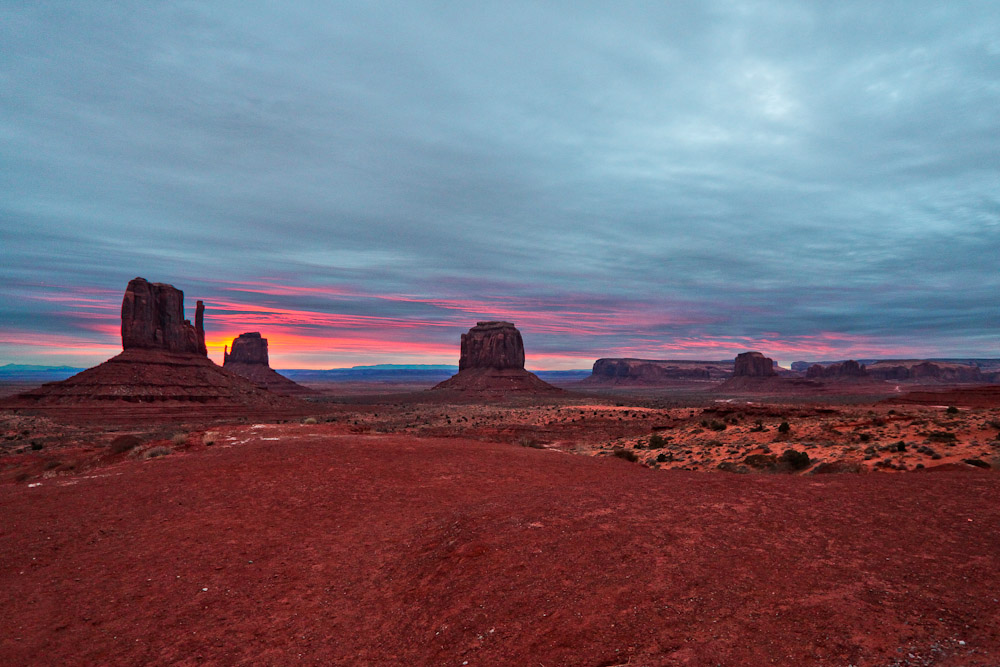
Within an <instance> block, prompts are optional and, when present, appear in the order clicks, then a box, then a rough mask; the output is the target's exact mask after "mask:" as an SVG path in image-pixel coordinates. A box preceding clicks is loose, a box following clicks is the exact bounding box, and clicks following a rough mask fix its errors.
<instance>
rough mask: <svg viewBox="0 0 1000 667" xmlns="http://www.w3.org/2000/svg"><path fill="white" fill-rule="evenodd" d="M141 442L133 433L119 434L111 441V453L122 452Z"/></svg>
mask: <svg viewBox="0 0 1000 667" xmlns="http://www.w3.org/2000/svg"><path fill="white" fill-rule="evenodd" d="M141 444H142V440H140V439H139V438H138V437H137V436H134V435H120V436H118V437H117V438H115V439H114V440H112V441H111V453H112V454H124V453H125V452H127V451H129V450H130V449H134V448H136V447H138V446H139V445H141Z"/></svg>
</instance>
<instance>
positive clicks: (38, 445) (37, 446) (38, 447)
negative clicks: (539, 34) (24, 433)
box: [31, 442, 45, 452]
mask: <svg viewBox="0 0 1000 667" xmlns="http://www.w3.org/2000/svg"><path fill="white" fill-rule="evenodd" d="M44 447H45V445H43V444H42V443H40V442H33V443H31V449H32V451H35V452H37V451H39V450H41V449H43V448H44Z"/></svg>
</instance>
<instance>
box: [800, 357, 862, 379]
mask: <svg viewBox="0 0 1000 667" xmlns="http://www.w3.org/2000/svg"><path fill="white" fill-rule="evenodd" d="M806 377H807V378H814V379H836V380H841V379H845V378H866V377H869V375H868V369H867V368H866V367H865V365H864V364H859V363H858V362H856V361H854V360H853V359H848V360H847V361H842V362H840V363H838V364H830V365H828V366H823V365H821V364H813V365H812V366H810V367H809V368H808V369H807V370H806Z"/></svg>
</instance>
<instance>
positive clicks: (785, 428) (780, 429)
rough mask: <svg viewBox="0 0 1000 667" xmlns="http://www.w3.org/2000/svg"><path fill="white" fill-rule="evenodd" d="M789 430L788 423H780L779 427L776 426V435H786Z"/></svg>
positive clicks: (790, 428)
mask: <svg viewBox="0 0 1000 667" xmlns="http://www.w3.org/2000/svg"><path fill="white" fill-rule="evenodd" d="M791 430H792V427H791V426H789V425H788V422H781V425H780V426H778V433H788V432H789V431H791Z"/></svg>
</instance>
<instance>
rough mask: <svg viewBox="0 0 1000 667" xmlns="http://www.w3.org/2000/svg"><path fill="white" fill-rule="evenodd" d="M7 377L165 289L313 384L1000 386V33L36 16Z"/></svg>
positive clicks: (320, 12)
mask: <svg viewBox="0 0 1000 667" xmlns="http://www.w3.org/2000/svg"><path fill="white" fill-rule="evenodd" d="M0 45H2V47H0V235H2V242H0V260H2V261H0V364H3V363H8V362H17V363H44V364H56V363H68V364H73V365H90V364H93V363H97V362H99V361H102V360H104V359H106V358H108V357H109V356H111V355H113V354H115V353H116V351H117V350H118V349H120V338H119V329H118V327H119V319H118V318H119V309H120V305H121V296H122V293H123V291H124V289H125V286H126V284H127V283H128V280H129V279H131V278H133V277H135V276H142V277H145V278H147V279H149V280H150V281H154V282H167V283H171V284H173V285H175V286H177V287H179V288H181V289H183V290H184V292H185V295H186V297H187V305H188V307H189V309H191V310H192V316H193V306H194V300H195V299H203V300H204V301H205V302H206V306H207V308H208V312H207V314H206V321H207V324H206V326H207V328H208V338H209V345H210V355H211V356H213V357H214V358H216V359H217V360H218V358H219V357H221V349H222V345H223V344H225V343H227V342H229V341H230V340H231V339H232V338H233V337H234V336H236V335H238V334H239V333H240V332H243V331H261V332H262V333H263V334H264V336H265V337H267V338H269V339H270V346H271V359H272V365H273V366H275V367H278V368H294V367H298V368H303V367H313V368H330V367H340V366H352V365H357V364H370V363H457V357H458V339H459V335H460V334H461V333H462V332H463V331H465V330H467V329H468V328H469V327H471V326H472V325H473V324H474V323H475V322H476V321H477V320H484V319H507V320H511V321H513V322H515V323H516V324H517V325H518V327H519V328H520V329H521V330H522V332H523V334H524V339H525V344H526V347H527V356H528V362H527V365H528V367H529V368H588V367H589V366H590V365H591V364H592V363H593V361H594V359H596V358H598V357H602V356H638V357H646V358H660V359H666V358H707V359H723V358H730V357H732V356H733V355H735V354H736V353H737V352H740V351H743V350H747V349H756V350H760V351H762V352H765V353H767V354H769V355H770V356H773V357H775V358H777V359H780V360H788V361H791V360H795V359H805V360H816V359H842V358H848V357H855V358H856V357H899V356H981V357H983V356H985V357H1000V272H998V270H997V262H998V259H1000V12H998V11H997V7H996V3H995V2H993V1H992V0H983V1H981V2H966V1H961V0H957V1H955V2H948V3H943V2H939V1H937V0H934V1H924V0H905V1H898V2H897V1H892V0H887V1H884V2H876V3H873V2H870V1H869V0H864V1H862V2H853V1H850V0H848V1H838V2H818V1H817V2H810V1H807V0H794V1H793V0H789V1H780V0H760V1H752V0H747V1H743V0H729V1H727V0H717V1H706V2H669V3H668V2H652V1H650V2H624V1H623V2H614V3H609V2H585V1H582V0H573V1H568V2H557V1H554V0H553V1H551V2H540V1H538V0H529V1H525V2H520V1H517V0H504V1H503V2H476V3H467V2H445V1H441V2H430V1H427V0H419V1H418V0H407V1H400V2H378V1H373V2H315V3H311V2H295V3H257V2H247V1H246V0H241V1H240V2H224V1H222V0H218V1H215V2H211V3H201V2H198V3H195V2H191V3H185V2H121V3H107V2H88V1H85V0H75V1H73V2H43V1H38V2H30V3H28V2H7V3H2V4H0Z"/></svg>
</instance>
